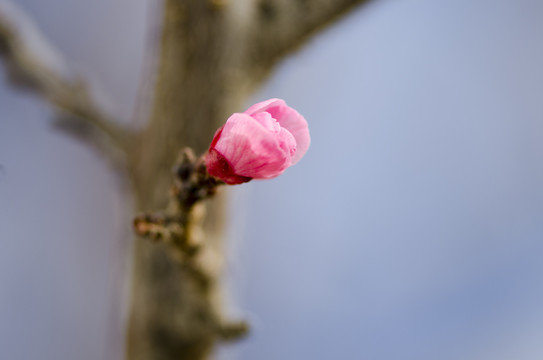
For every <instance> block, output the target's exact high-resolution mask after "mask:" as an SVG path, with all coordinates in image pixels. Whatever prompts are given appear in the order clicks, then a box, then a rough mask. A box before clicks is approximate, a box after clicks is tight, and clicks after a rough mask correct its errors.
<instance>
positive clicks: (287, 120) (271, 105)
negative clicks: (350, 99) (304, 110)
mask: <svg viewBox="0 0 543 360" xmlns="http://www.w3.org/2000/svg"><path fill="white" fill-rule="evenodd" d="M259 112H268V113H270V115H271V116H272V117H273V118H274V119H276V120H277V121H278V122H279V125H281V126H282V127H284V128H285V129H287V130H288V131H289V132H290V133H291V134H292V136H294V139H296V153H295V154H294V156H293V157H292V165H294V164H295V163H297V162H298V161H299V160H300V159H301V158H302V156H304V155H305V153H306V152H307V149H308V148H309V144H310V143H311V138H310V136H309V128H308V126H307V121H306V120H305V119H304V117H303V116H302V115H300V114H299V113H298V112H297V111H296V110H294V109H293V108H291V107H290V106H288V105H287V104H286V103H285V101H284V100H282V99H269V100H266V101H262V102H259V103H257V104H254V105H253V106H251V107H249V108H248V109H247V110H246V111H245V112H244V113H245V114H248V115H254V114H256V113H259Z"/></svg>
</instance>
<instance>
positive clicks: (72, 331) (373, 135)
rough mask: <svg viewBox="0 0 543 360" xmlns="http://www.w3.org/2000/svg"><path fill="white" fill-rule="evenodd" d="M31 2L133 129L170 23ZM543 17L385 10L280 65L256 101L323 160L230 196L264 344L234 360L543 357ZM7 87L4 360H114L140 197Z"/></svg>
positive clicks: (118, 10) (116, 5) (503, 7)
mask: <svg viewBox="0 0 543 360" xmlns="http://www.w3.org/2000/svg"><path fill="white" fill-rule="evenodd" d="M16 4H17V5H19V6H20V7H22V8H23V9H24V10H25V11H27V12H28V13H29V14H30V15H31V16H33V17H34V19H35V20H36V22H37V24H38V25H39V27H40V28H41V29H42V31H43V32H44V33H45V34H46V35H47V36H48V37H49V39H51V40H52V42H53V43H54V44H55V46H57V47H58V48H59V49H60V50H61V51H62V52H64V54H65V55H66V59H67V60H68V62H69V63H70V64H73V68H74V70H76V71H79V72H83V73H84V74H87V75H88V76H89V77H91V78H92V79H93V80H94V81H93V86H94V88H95V89H96V91H97V93H100V94H103V98H104V99H113V101H110V102H108V103H107V104H106V105H107V106H108V107H109V109H110V111H111V112H113V113H115V114H117V115H119V116H122V117H124V118H127V119H128V118H130V117H131V116H132V114H133V113H134V111H135V109H137V108H138V106H136V103H138V102H140V101H141V98H142V97H141V95H139V93H138V91H139V87H140V85H141V79H142V73H145V72H146V69H148V67H149V64H148V63H149V59H148V58H146V57H145V56H144V55H145V54H146V52H149V51H152V50H153V46H154V45H153V44H154V41H155V39H156V36H157V32H156V30H155V27H156V26H157V18H158V14H157V9H156V6H155V5H150V3H149V2H147V1H144V0H130V1H129V0H95V1H92V2H88V1H82V0H77V1H75V0H70V1H69V0H49V1H47V2H43V1H39V0H16ZM542 18H543V3H542V2H540V1H537V0H516V1H514V0H497V1H490V0H475V1H474V0H469V1H468V0H456V1H453V0H442V1H439V2H436V1H431V0H404V1H393V0H382V1H379V0H374V1H373V2H372V3H370V4H369V5H367V6H363V7H360V8H359V9H357V10H355V11H354V12H352V13H351V14H350V15H348V16H347V17H345V18H343V19H342V20H341V21H340V22H338V23H336V24H335V25H334V26H333V27H331V28H329V29H328V30H326V31H325V32H323V33H321V34H320V35H319V36H317V37H316V38H314V39H313V40H312V41H310V43H309V44H308V45H307V46H305V47H304V48H302V49H301V50H300V51H299V52H298V53H296V54H294V55H292V56H291V57H289V58H288V59H286V60H285V61H284V62H282V63H281V64H280V66H279V67H278V69H277V71H276V72H275V74H274V75H273V76H272V77H271V78H270V80H269V82H268V83H267V84H266V85H265V86H264V87H263V88H262V89H261V90H259V91H258V92H257V93H256V94H255V95H254V96H253V98H252V99H251V102H256V101H259V100H263V99H266V98H270V97H280V98H284V99H285V100H286V101H287V102H288V103H289V105H291V106H293V107H295V108H296V109H298V110H299V111H300V112H301V113H302V114H303V115H305V117H306V118H307V120H308V122H309V125H310V130H311V135H312V145H311V148H310V150H309V151H308V153H307V155H306V156H305V158H304V159H303V160H302V161H301V162H300V163H299V164H297V165H296V166H294V167H292V168H290V169H289V170H288V171H287V172H286V173H285V174H284V175H283V176H281V177H279V178H277V179H274V180H271V181H253V182H251V183H248V184H244V185H241V186H236V187H234V188H233V189H231V191H230V199H231V206H230V211H229V217H230V227H229V229H228V239H227V244H228V249H229V250H228V251H229V253H228V261H227V274H226V276H225V281H226V285H227V288H228V293H229V303H230V308H231V312H232V314H234V315H242V316H246V317H247V318H249V320H250V321H251V323H252V325H253V332H252V334H251V335H250V337H249V338H247V339H246V340H243V341H242V342H239V343H236V344H234V345H226V346H223V347H222V348H221V349H220V350H219V358H220V359H222V360H234V359H242V360H249V359H260V360H276V359H314V360H325V359H326V360H327V359H379V360H396V359H401V360H410V359H417V360H425V359H427V360H434V359H440V360H449V359H450V360H453V359H454V360H460V359H461V360H471V359H473V360H475V359H478V360H480V359H492V360H509V359H515V360H533V359H539V358H543V342H542V341H541V339H542V338H543V305H542V304H543V280H542V279H543V261H542V258H543V186H542V184H543V161H542V158H543V101H542V97H543V68H542V65H541V64H543V42H542V41H541V37H542V35H543V22H542V21H541V19H542ZM0 77H1V78H0V80H1V81H0V229H1V230H0V234H1V236H0V244H1V250H0V358H2V359H21V360H23V359H24V360H26V359H28V360H31V359H51V360H53V359H54V360H58V359H78V360H79V359H81V360H86V359H88V360H91V359H92V360H96V359H104V360H105V359H107V360H109V359H119V358H120V357H121V355H122V349H123V322H124V321H125V317H126V314H125V312H126V311H125V310H123V307H122V303H123V301H125V300H126V294H127V291H128V288H129V285H130V284H129V283H128V281H127V279H128V275H129V272H128V270H129V269H130V264H129V257H128V255H127V254H128V252H129V251H130V239H129V238H127V237H126V234H128V232H129V226H128V225H129V224H130V222H129V219H127V218H125V215H123V212H122V211H123V209H124V206H125V205H124V204H123V196H124V194H123V190H122V188H121V187H120V185H119V182H118V181H117V179H116V176H115V174H113V173H112V172H111V169H109V168H108V166H107V165H106V164H105V163H104V162H103V161H101V160H100V159H99V157H98V156H97V154H95V153H93V152H91V151H89V150H88V149H87V148H86V147H85V146H84V145H82V144H79V143H78V142H77V141H75V140H73V139H71V138H68V137H66V136H64V135H63V134H60V133H58V132H55V131H54V130H53V129H51V121H50V118H51V114H52V112H51V110H50V109H49V107H48V105H47V104H44V103H42V102H41V101H40V100H39V99H36V98H34V97H32V96H28V95H26V94H24V93H22V92H19V91H13V90H12V89H11V88H10V87H8V86H7V85H6V84H5V79H4V74H3V73H2V74H1V75H0ZM143 79H144V84H143V86H146V85H145V79H146V77H145V76H144V77H143ZM247 105H249V104H247ZM240 110H242V109H240Z"/></svg>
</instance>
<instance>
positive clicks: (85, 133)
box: [0, 0, 132, 159]
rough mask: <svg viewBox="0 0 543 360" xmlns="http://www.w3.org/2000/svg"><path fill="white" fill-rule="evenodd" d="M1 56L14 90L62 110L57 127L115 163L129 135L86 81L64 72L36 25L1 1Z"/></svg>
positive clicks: (59, 61)
mask: <svg viewBox="0 0 543 360" xmlns="http://www.w3.org/2000/svg"><path fill="white" fill-rule="evenodd" d="M0 58H2V59H3V60H4V62H5V65H6V72H7V77H8V80H9V81H10V82H11V83H12V84H13V85H14V86H16V87H18V88H21V89H24V90H26V91H29V92H32V93H34V94H36V95H38V96H40V97H42V98H43V99H44V100H46V101H48V102H49V103H50V104H51V105H53V106H54V107H55V108H56V109H57V110H59V111H60V112H61V116H60V117H59V118H58V119H57V121H56V124H55V125H56V126H57V127H58V128H60V129H62V130H65V131H67V132H69V133H71V134H72V135H76V136H77V137H78V138H80V139H83V140H85V141H86V142H89V143H91V144H92V145H93V146H94V147H96V148H98V149H99V150H101V151H104V152H106V153H107V154H108V155H109V156H110V157H111V156H113V157H114V158H115V159H117V158H118V155H119V150H127V146H128V143H129V140H130V138H131V137H132V133H131V131H130V130H128V129H125V128H123V127H121V126H120V125H118V124H117V122H116V121H115V120H114V119H113V118H111V117H110V116H108V115H107V114H106V113H105V112H104V111H103V110H102V109H101V108H100V106H99V105H98V104H97V103H95V102H94V101H93V99H92V97H91V96H90V94H89V91H88V89H87V87H86V86H85V84H84V82H83V81H81V79H78V78H77V77H74V76H71V75H70V74H68V72H67V71H66V66H65V64H64V61H63V59H62V57H61V56H60V55H59V53H58V52H57V51H56V50H55V49H54V48H53V46H52V45H51V44H49V43H48V42H47V40H46V39H45V38H44V37H43V36H42V35H41V33H40V32H39V30H38V29H37V27H36V26H35V24H34V23H33V22H32V21H31V20H30V19H29V18H28V17H27V16H26V15H25V14H24V13H23V12H22V11H21V10H20V9H19V8H17V7H16V6H15V5H14V4H12V3H10V2H8V1H5V0H0ZM104 136H105V138H107V139H104ZM114 148H116V149H114Z"/></svg>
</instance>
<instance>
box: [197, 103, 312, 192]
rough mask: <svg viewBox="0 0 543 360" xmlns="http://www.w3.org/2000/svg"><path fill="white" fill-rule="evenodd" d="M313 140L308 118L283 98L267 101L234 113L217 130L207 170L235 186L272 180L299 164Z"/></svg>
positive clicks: (207, 157)
mask: <svg viewBox="0 0 543 360" xmlns="http://www.w3.org/2000/svg"><path fill="white" fill-rule="evenodd" d="M309 143H310V139H309V129H308V128H307V122H306V121H305V119H304V117H303V116H302V115H300V114H298V112H297V111H296V110H294V109H293V108H291V107H289V106H288V105H287V104H286V103H285V102H284V101H283V100H281V99H270V100H266V101H263V102H260V103H258V104H255V105H253V106H251V107H250V108H249V109H247V110H246V111H245V112H243V113H235V114H232V116H230V117H229V118H228V120H227V121H226V124H224V126H223V127H221V128H220V129H219V130H217V132H216V133H215V136H214V137H213V141H212V142H211V146H210V147H209V152H208V154H207V156H206V166H207V171H208V173H209V174H210V175H212V176H214V177H216V178H219V179H221V180H222V181H224V182H225V183H227V184H231V185H233V184H241V183H244V182H247V181H249V180H251V179H271V178H274V177H276V176H279V175H280V174H281V173H282V172H283V171H285V169H286V168H288V167H289V166H291V165H294V164H295V163H297V162H298V161H299V160H300V159H301V158H302V156H304V154H305V153H306V151H307V149H308V148H309Z"/></svg>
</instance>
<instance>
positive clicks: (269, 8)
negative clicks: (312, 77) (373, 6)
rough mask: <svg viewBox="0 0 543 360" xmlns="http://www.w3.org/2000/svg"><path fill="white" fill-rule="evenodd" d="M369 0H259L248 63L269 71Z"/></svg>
mask: <svg viewBox="0 0 543 360" xmlns="http://www.w3.org/2000/svg"><path fill="white" fill-rule="evenodd" d="M366 2H368V0H258V1H257V6H256V9H255V10H256V13H255V14H254V18H255V19H256V20H257V21H255V27H256V28H255V29H254V31H252V32H251V34H252V36H251V38H250V39H249V41H250V44H251V45H250V46H249V50H250V54H249V58H250V59H251V63H252V64H254V65H255V66H257V67H259V69H260V70H265V71H269V70H270V69H271V67H273V65H275V64H276V63H277V61H279V60H281V59H282V58H283V57H284V56H285V55H286V54H288V53H289V52H292V51H294V50H296V49H297V48H298V47H299V46H301V45H302V44H303V43H305V42H306V41H307V40H308V38H309V37H311V36H313V35H315V34H316V33H317V32H318V31H320V30H321V29H322V28H324V27H325V26H328V25H330V24H332V23H333V22H335V21H336V20H338V19H339V18H340V17H341V16H343V15H345V14H346V13H348V12H349V11H350V10H352V9H353V8H354V7H355V6H357V5H360V4H363V3H366Z"/></svg>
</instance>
